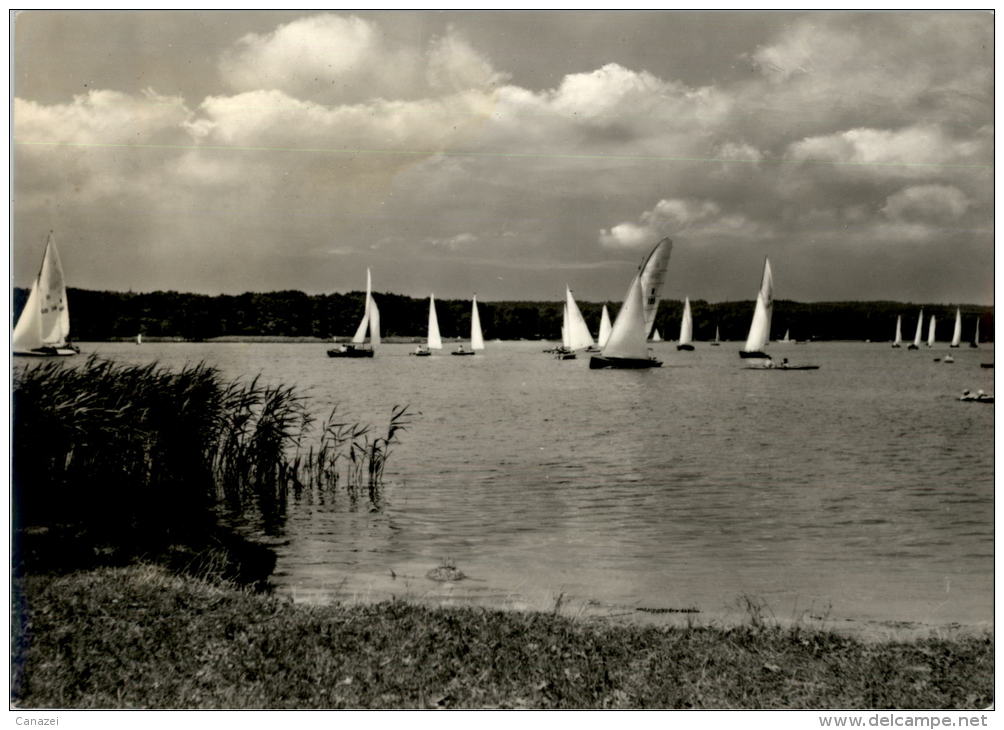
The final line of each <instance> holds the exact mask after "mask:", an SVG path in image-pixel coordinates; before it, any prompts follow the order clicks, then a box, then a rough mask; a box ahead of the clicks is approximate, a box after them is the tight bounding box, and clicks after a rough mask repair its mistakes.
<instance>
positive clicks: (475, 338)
mask: <svg viewBox="0 0 1004 730" xmlns="http://www.w3.org/2000/svg"><path fill="white" fill-rule="evenodd" d="M471 349H472V350H483V349H485V339H484V337H483V336H482V335H481V317H480V315H478V295H477V294H475V295H474V300H473V301H472V302H471Z"/></svg>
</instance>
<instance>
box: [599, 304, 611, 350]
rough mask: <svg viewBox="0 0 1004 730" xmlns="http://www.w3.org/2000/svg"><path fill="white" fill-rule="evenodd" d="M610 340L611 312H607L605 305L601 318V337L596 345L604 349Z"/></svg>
mask: <svg viewBox="0 0 1004 730" xmlns="http://www.w3.org/2000/svg"><path fill="white" fill-rule="evenodd" d="M609 339H610V312H608V311H607V305H606V304H604V305H603V314H602V315H601V316H600V336H599V339H598V340H597V341H596V344H597V345H599V346H600V347H603V346H604V345H605V344H607V340H609Z"/></svg>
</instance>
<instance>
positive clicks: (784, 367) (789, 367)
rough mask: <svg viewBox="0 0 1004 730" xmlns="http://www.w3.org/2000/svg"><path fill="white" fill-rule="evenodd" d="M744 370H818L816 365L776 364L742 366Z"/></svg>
mask: <svg viewBox="0 0 1004 730" xmlns="http://www.w3.org/2000/svg"><path fill="white" fill-rule="evenodd" d="M744 369H745V370H763V371H764V372H772V373H773V372H782V373H783V372H785V371H786V370H819V366H818V365H777V366H775V367H772V368H753V367H750V368H744Z"/></svg>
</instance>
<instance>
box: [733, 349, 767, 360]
mask: <svg viewBox="0 0 1004 730" xmlns="http://www.w3.org/2000/svg"><path fill="white" fill-rule="evenodd" d="M739 357H741V358H743V359H744V360H746V359H748V358H754V359H758V360H770V359H771V358H770V355H768V354H767V353H766V352H760V351H759V350H757V351H755V352H746V350H740V351H739Z"/></svg>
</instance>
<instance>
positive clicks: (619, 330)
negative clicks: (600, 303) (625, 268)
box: [602, 276, 648, 359]
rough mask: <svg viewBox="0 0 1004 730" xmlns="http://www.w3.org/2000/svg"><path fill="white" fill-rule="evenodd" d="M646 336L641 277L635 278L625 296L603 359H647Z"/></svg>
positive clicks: (604, 348)
mask: <svg viewBox="0 0 1004 730" xmlns="http://www.w3.org/2000/svg"><path fill="white" fill-rule="evenodd" d="M645 335H646V328H645V305H644V303H643V301H642V293H641V282H640V277H639V276H635V277H634V278H633V279H631V285H630V286H629V287H628V290H627V293H626V294H625V295H624V305H623V306H622V307H621V309H620V311H619V312H618V313H617V318H616V319H615V320H614V324H613V327H612V328H611V330H610V337H609V339H608V340H607V344H606V345H604V347H603V353H602V354H603V357H618V358H629V359H644V358H647V357H648V346H647V344H646V339H647V338H646V336H645Z"/></svg>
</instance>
